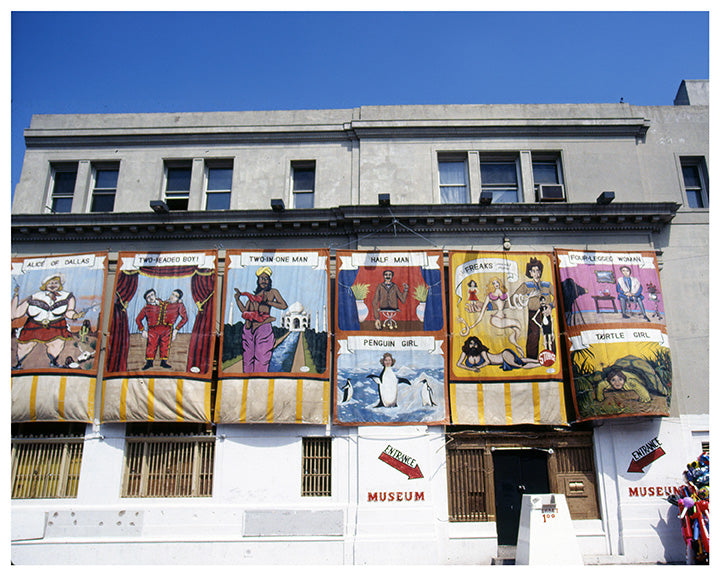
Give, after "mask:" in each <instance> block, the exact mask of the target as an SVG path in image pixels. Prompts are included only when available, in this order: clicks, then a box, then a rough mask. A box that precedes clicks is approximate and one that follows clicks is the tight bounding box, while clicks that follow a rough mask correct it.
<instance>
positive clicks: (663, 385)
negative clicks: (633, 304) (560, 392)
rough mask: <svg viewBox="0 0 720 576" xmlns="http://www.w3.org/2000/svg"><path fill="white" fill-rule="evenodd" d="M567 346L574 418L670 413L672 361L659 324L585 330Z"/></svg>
mask: <svg viewBox="0 0 720 576" xmlns="http://www.w3.org/2000/svg"><path fill="white" fill-rule="evenodd" d="M569 342H570V364H571V367H572V374H573V377H572V381H573V393H574V394H573V396H574V401H575V408H576V412H577V416H578V420H580V421H581V420H592V419H596V418H608V417H616V416H634V415H639V416H668V415H669V412H670V397H671V391H672V363H671V361H670V347H669V345H668V340H667V333H666V331H665V327H664V326H655V327H652V326H647V325H646V326H641V327H627V326H622V325H617V326H616V327H615V328H610V327H606V328H601V329H586V330H582V331H580V332H578V333H577V334H575V335H572V334H571V335H570V336H569Z"/></svg>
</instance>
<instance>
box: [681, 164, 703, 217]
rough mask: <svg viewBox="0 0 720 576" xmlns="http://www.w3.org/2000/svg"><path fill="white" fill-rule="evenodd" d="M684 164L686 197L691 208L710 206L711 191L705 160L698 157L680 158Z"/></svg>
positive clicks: (683, 173)
mask: <svg viewBox="0 0 720 576" xmlns="http://www.w3.org/2000/svg"><path fill="white" fill-rule="evenodd" d="M680 165H681V166H682V175H683V185H684V187H685V197H686V198H687V204H688V206H689V207H690V208H708V207H709V206H710V192H709V189H708V179H707V170H706V169H705V160H704V159H703V158H698V157H686V158H680Z"/></svg>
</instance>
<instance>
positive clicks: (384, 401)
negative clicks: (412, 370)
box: [367, 352, 411, 408]
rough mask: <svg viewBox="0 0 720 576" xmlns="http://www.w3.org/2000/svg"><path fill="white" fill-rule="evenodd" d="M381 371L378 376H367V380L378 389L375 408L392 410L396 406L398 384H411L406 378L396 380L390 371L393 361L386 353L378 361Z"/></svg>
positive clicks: (391, 370) (390, 355)
mask: <svg viewBox="0 0 720 576" xmlns="http://www.w3.org/2000/svg"><path fill="white" fill-rule="evenodd" d="M380 364H382V366H383V369H382V371H381V372H380V375H379V376H378V375H376V374H368V376H367V377H368V378H370V380H372V381H373V382H375V384H377V387H378V395H379V396H380V401H379V402H378V403H377V404H376V405H375V408H392V407H394V406H397V387H398V384H400V383H402V384H408V385H409V384H411V382H410V380H408V379H407V378H398V377H397V376H396V375H395V372H394V371H393V369H392V366H393V365H394V364H395V359H394V358H393V357H392V354H390V353H389V352H386V353H385V354H383V357H382V360H380Z"/></svg>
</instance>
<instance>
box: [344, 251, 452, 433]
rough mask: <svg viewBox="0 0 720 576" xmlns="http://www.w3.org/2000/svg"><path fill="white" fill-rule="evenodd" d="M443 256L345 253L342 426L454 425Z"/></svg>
mask: <svg viewBox="0 0 720 576" xmlns="http://www.w3.org/2000/svg"><path fill="white" fill-rule="evenodd" d="M442 262H443V255H442V253H441V252H434V251H429V252H359V251H358V252H354V251H338V252H337V260H336V266H337V290H336V293H337V332H336V333H337V355H336V368H337V369H336V390H335V396H336V403H335V415H334V421H335V422H336V423H338V424H348V425H352V424H356V425H357V424H441V423H446V422H447V396H446V393H445V380H446V379H445V352H446V343H445V317H444V287H443V274H442V265H443V264H442Z"/></svg>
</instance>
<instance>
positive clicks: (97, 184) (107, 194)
mask: <svg viewBox="0 0 720 576" xmlns="http://www.w3.org/2000/svg"><path fill="white" fill-rule="evenodd" d="M93 171H94V175H93V177H94V184H93V192H92V203H91V205H90V212H112V211H113V208H114V207H115V192H116V191H117V181H118V171H119V168H118V166H117V165H115V166H102V165H99V166H94V170H93Z"/></svg>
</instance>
